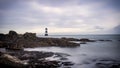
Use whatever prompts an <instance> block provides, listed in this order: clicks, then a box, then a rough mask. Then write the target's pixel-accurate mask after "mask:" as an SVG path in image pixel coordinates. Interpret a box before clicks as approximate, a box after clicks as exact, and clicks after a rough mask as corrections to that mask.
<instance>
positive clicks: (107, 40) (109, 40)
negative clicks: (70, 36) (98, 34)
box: [98, 39, 112, 41]
mask: <svg viewBox="0 0 120 68" xmlns="http://www.w3.org/2000/svg"><path fill="white" fill-rule="evenodd" d="M98 41H112V40H104V39H100V40H98Z"/></svg>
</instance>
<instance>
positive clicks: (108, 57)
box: [24, 35, 120, 68]
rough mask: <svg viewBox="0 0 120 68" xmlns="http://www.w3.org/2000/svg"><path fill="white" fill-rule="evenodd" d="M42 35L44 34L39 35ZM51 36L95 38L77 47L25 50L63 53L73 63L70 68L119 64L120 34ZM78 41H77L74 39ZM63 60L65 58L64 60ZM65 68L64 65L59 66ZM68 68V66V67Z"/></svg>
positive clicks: (57, 58) (56, 58)
mask: <svg viewBox="0 0 120 68" xmlns="http://www.w3.org/2000/svg"><path fill="white" fill-rule="evenodd" d="M39 37H44V36H39ZM48 37H52V38H62V37H66V38H77V39H81V38H87V39H91V40H97V41H96V42H87V43H86V44H80V46H78V47H74V48H68V47H54V46H53V47H37V48H25V49H24V50H25V51H45V52H54V53H64V54H69V55H70V56H65V58H67V59H68V60H66V61H71V62H73V63H74V65H72V66H71V67H70V68H109V67H110V66H111V65H113V64H120V35H51V36H48ZM99 40H111V41H99ZM74 42H75V43H79V41H74ZM48 60H60V58H59V57H48ZM64 61H65V60H64ZM61 68H65V67H61ZM66 68H67V67H66ZM68 68H69V67H68Z"/></svg>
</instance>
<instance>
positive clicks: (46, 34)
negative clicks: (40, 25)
mask: <svg viewBox="0 0 120 68" xmlns="http://www.w3.org/2000/svg"><path fill="white" fill-rule="evenodd" d="M45 36H48V28H45Z"/></svg>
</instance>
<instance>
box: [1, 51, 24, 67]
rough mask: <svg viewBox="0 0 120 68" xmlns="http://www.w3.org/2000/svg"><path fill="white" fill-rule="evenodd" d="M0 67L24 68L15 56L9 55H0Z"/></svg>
mask: <svg viewBox="0 0 120 68" xmlns="http://www.w3.org/2000/svg"><path fill="white" fill-rule="evenodd" d="M0 65H2V66H7V67H10V68H25V65H24V64H23V61H21V60H20V59H18V58H16V57H15V56H11V55H9V54H3V53H1V56H0Z"/></svg>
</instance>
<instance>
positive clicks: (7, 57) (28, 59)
mask: <svg viewBox="0 0 120 68" xmlns="http://www.w3.org/2000/svg"><path fill="white" fill-rule="evenodd" d="M53 55H55V56H54V57H59V58H60V60H48V59H46V58H47V57H52V56H53ZM63 55H64V56H63ZM66 56H70V55H68V54H63V53H53V52H37V51H31V52H28V51H19V52H15V51H14V52H10V51H9V52H6V53H2V52H0V68H3V67H9V68H58V67H61V66H64V67H70V66H71V65H74V63H72V62H70V61H62V60H67V59H63V58H65V57H66Z"/></svg>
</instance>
